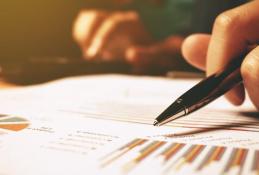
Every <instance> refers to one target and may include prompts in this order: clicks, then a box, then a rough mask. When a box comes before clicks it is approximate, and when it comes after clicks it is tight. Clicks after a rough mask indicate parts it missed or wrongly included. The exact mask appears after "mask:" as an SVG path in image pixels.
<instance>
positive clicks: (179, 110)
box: [153, 55, 244, 126]
mask: <svg viewBox="0 0 259 175" xmlns="http://www.w3.org/2000/svg"><path fill="white" fill-rule="evenodd" d="M243 58H244V55H242V57H239V58H236V59H234V60H233V61H231V62H230V64H228V65H227V66H226V67H224V68H223V69H221V70H220V71H218V72H216V73H215V74H212V75H211V76H209V77H207V78H205V79H204V80H202V81H201V82H199V83H198V84H197V85H195V86H194V87H192V88H191V89H190V90H188V91H187V92H185V93H184V94H183V95H182V96H180V97H179V98H177V99H176V100H175V102H173V103H172V104H171V105H170V106H169V107H168V108H167V109H166V110H165V111H163V112H162V113H161V114H160V115H159V116H158V117H157V118H156V119H155V121H154V124H153V125H154V126H161V125H163V124H166V123H168V122H170V121H173V120H175V119H178V118H180V117H183V116H186V115H188V114H190V113H192V112H194V111H196V110H198V109H200V108H202V107H203V106H205V105H207V104H208V103H210V102H212V101H213V100H215V99H217V98H218V97H220V96H221V95H223V94H225V93H226V92H227V91H229V90H230V89H232V88H233V87H234V86H236V85H238V84H239V83H241V82H242V77H241V73H240V65H241V63H242V61H243Z"/></svg>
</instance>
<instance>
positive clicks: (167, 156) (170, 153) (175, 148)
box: [163, 143, 185, 161]
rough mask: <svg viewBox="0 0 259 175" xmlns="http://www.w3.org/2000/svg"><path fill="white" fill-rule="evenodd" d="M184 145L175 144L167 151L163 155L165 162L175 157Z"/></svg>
mask: <svg viewBox="0 0 259 175" xmlns="http://www.w3.org/2000/svg"><path fill="white" fill-rule="evenodd" d="M184 145H185V144H182V143H177V144H176V145H174V146H173V147H171V149H169V150H167V151H166V152H164V153H163V155H164V156H165V160H166V161H167V160H169V159H170V158H171V157H172V156H173V155H175V154H176V153H177V152H178V151H179V150H180V149H182V148H183V147H184Z"/></svg>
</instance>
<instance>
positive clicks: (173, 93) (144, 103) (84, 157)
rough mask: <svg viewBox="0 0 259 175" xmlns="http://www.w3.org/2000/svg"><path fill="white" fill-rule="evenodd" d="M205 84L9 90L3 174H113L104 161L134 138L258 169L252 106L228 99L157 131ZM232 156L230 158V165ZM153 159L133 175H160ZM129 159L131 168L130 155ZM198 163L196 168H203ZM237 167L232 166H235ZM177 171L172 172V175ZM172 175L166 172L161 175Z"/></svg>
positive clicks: (92, 80) (106, 80)
mask: <svg viewBox="0 0 259 175" xmlns="http://www.w3.org/2000/svg"><path fill="white" fill-rule="evenodd" d="M197 81H198V80H170V79H165V78H151V77H134V76H121V75H106V76H87V77H84V76H83V77H72V78H68V79H63V80H59V81H55V82H51V83H47V84H43V85H38V86H31V87H26V88H17V89H11V90H2V91H0V102H1V106H0V113H1V114H2V115H0V155H1V158H0V159H2V160H1V161H0V167H1V168H0V174H1V175H2V174H8V175H9V174H10V175H13V174H28V175H30V174H61V173H62V174H72V173H73V174H85V173H86V172H87V174H100V173H99V172H100V171H101V174H109V173H111V172H110V171H111V169H108V170H107V169H100V166H99V165H100V164H101V163H102V161H100V160H99V159H98V156H101V152H103V151H104V150H107V152H109V151H110V152H111V151H113V150H114V149H115V146H116V145H118V146H123V143H124V140H125V142H129V141H131V140H132V139H134V138H145V139H148V142H152V141H153V140H160V141H162V142H161V144H163V145H161V150H157V151H158V152H159V151H164V150H163V148H165V146H166V145H167V146H168V145H169V144H171V143H172V142H173V143H180V144H184V147H185V148H186V149H187V148H189V147H191V146H193V145H204V148H203V147H202V150H201V151H200V152H199V153H197V155H199V157H200V158H197V161H198V162H199V161H200V162H201V161H203V158H205V157H206V156H205V155H206V152H207V151H209V150H210V151H211V150H213V149H214V148H215V149H217V150H218V149H219V148H224V150H226V152H231V151H233V150H234V148H237V152H238V155H239V154H246V155H247V156H246V158H247V159H245V161H244V162H248V163H245V164H249V165H252V163H249V161H250V162H257V161H255V160H253V161H252V158H251V157H253V155H255V158H254V159H257V157H258V154H257V152H256V154H253V151H254V152H255V151H256V150H257V148H258V147H259V119H258V113H256V112H255V109H254V107H253V106H252V105H251V103H250V102H249V101H247V102H246V103H245V104H244V105H243V106H242V107H238V108H236V107H233V106H231V104H229V103H228V102H227V101H226V100H225V99H223V98H221V99H218V100H217V101H215V102H213V103H212V104H210V105H208V106H207V107H205V108H204V109H201V110H200V111H197V112H195V113H193V114H192V115H189V116H188V117H185V118H181V119H179V120H176V121H175V122H171V123H170V124H168V125H166V126H163V127H159V128H157V127H153V126H152V123H153V120H154V119H155V118H156V116H157V115H158V114H159V113H160V112H162V111H163V110H164V109H165V108H166V107H167V106H168V105H169V104H171V103H172V102H173V101H174V100H175V99H176V98H177V97H178V96H179V95H180V94H181V93H183V92H184V91H186V90H187V89H189V88H190V87H192V86H193V85H194V84H195V83H197ZM28 124H29V125H28ZM121 140H122V141H121ZM117 143H119V144H117ZM159 143H160V142H159ZM156 149H158V148H156ZM159 149H160V146H159ZM197 149H198V148H197ZM199 149H200V148H199ZM244 150H245V151H244ZM239 152H240V153H239ZM153 153H154V155H155V154H157V153H156V152H155V151H154V152H153ZM134 154H135V153H133V155H134ZM230 154H231V153H228V154H225V153H224V155H225V156H226V157H227V155H230ZM179 155H181V154H180V153H179ZM179 155H178V156H179ZM152 156H153V154H152ZM146 158H147V159H146ZM146 158H145V159H143V162H145V163H143V166H142V163H141V164H138V166H133V167H135V168H136V169H135V168H134V169H133V170H132V171H130V172H129V173H131V174H134V173H138V171H140V172H143V170H145V171H147V172H153V171H151V170H150V169H148V168H147V166H148V165H150V164H152V165H153V164H154V162H156V161H157V160H154V162H153V163H152V161H151V162H150V161H147V160H149V156H147V157H146ZM123 159H124V160H125V161H126V162H127V161H130V160H131V159H129V157H128V156H127V155H125V156H123ZM17 160H22V161H17ZM222 160H223V158H222ZM170 161H171V160H170ZM197 161H194V162H193V163H192V162H191V164H190V165H188V166H191V167H197V166H198V165H199V166H202V165H201V164H199V163H197ZM204 161H205V160H204ZM205 162H206V161H205ZM227 162H228V161H227V158H226V160H225V159H224V161H219V162H218V164H219V165H215V166H214V164H213V166H212V165H211V166H206V168H201V169H204V171H205V169H206V172H208V171H211V170H214V169H217V170H218V171H215V172H223V170H224V168H225V167H224V166H223V165H225V164H226V163H227ZM149 163H150V164H149ZM241 163H242V162H241ZM229 164H231V166H232V164H233V163H229ZM43 165H44V166H43ZM146 165H147V166H146ZM184 166H186V165H184ZM2 167H3V168H2ZM111 167H113V166H111ZM114 167H116V166H114ZM117 167H118V166H117ZM219 167H221V168H219ZM223 167H224V168H223ZM242 167H243V163H242ZM257 167H258V166H257V165H256V164H255V163H254V164H253V169H254V172H255V173H258V169H257ZM164 168H165V167H163V168H162V169H160V170H163V169H164ZM119 169H120V168H119V167H118V169H115V170H114V169H113V168H112V172H116V173H121V172H120V171H119ZM173 169H174V168H173ZM237 169H238V170H236V168H235V170H232V169H231V168H230V169H228V170H231V173H232V172H233V174H242V173H243V174H244V173H245V170H244V169H243V168H240V167H238V168H237ZM173 171H174V170H172V168H170V167H169V169H168V170H167V171H166V172H167V173H168V172H173ZM166 172H164V171H159V173H158V174H164V173H166ZM181 172H182V170H181ZM226 172H227V171H226ZM246 172H247V171H246ZM182 173H183V174H186V173H187V172H182ZM228 173H229V172H228ZM112 174H115V173H112ZM187 174H188V173H187Z"/></svg>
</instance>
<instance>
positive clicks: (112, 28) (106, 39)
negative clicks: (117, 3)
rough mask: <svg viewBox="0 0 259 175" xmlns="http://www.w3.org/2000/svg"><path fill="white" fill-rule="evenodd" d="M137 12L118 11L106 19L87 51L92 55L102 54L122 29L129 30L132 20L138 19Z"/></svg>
mask: <svg viewBox="0 0 259 175" xmlns="http://www.w3.org/2000/svg"><path fill="white" fill-rule="evenodd" d="M136 18H137V16H136V13H133V12H127V13H117V14H115V15H114V16H111V17H109V18H108V19H106V20H105V21H104V22H103V24H102V25H101V26H100V28H99V29H98V30H97V32H96V34H95V36H94V37H93V40H92V43H91V45H90V47H89V49H88V51H87V53H88V55H89V56H90V57H96V56H98V55H101V53H102V51H103V50H104V48H105V47H106V45H108V44H112V43H111V42H110V40H111V39H112V38H113V37H114V35H117V34H118V33H119V31H120V30H128V29H129V27H130V21H134V20H136Z"/></svg>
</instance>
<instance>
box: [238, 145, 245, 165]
mask: <svg viewBox="0 0 259 175" xmlns="http://www.w3.org/2000/svg"><path fill="white" fill-rule="evenodd" d="M246 155H247V150H246V149H242V150H241V153H240V156H239V157H238V159H237V162H236V165H238V166H242V165H243V163H244V160H245V158H246Z"/></svg>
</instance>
